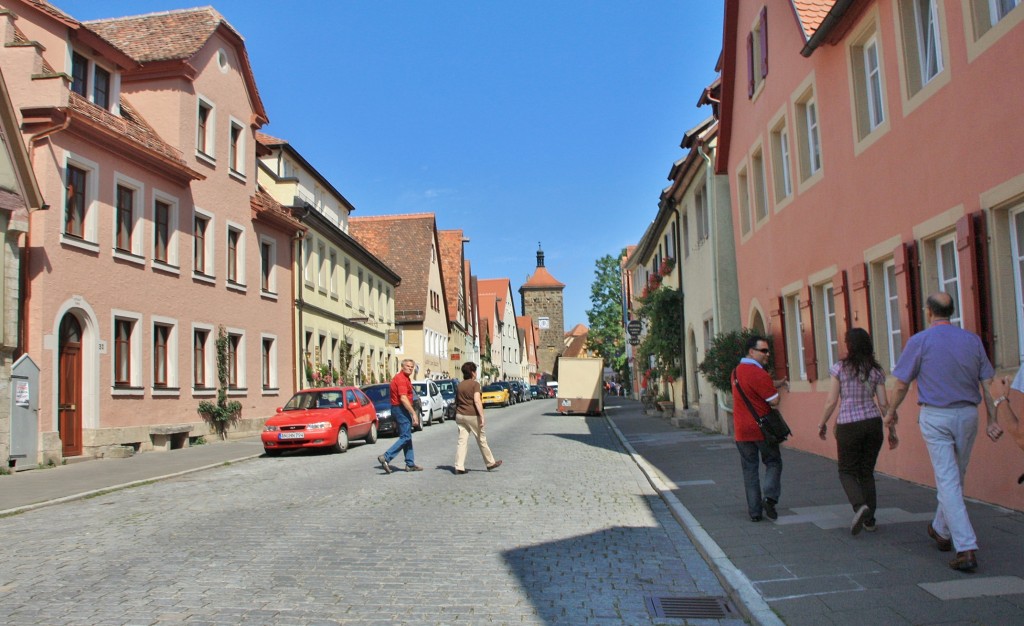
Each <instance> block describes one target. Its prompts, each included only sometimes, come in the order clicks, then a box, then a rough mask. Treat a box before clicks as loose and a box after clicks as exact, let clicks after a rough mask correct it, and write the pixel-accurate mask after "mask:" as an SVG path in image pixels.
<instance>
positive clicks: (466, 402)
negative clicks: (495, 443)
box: [455, 361, 501, 474]
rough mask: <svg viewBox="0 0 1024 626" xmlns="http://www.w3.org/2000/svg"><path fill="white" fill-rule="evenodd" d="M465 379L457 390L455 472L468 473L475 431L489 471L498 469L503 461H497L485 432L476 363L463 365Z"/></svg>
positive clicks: (469, 362) (468, 362) (470, 362)
mask: <svg viewBox="0 0 1024 626" xmlns="http://www.w3.org/2000/svg"><path fill="white" fill-rule="evenodd" d="M462 378H463V381H462V382H461V383H459V386H458V387H457V388H456V390H455V423H456V424H458V425H459V445H458V447H456V449H455V473H456V474H465V473H466V447H467V445H468V443H469V434H470V433H473V436H474V437H476V442H477V444H478V445H479V446H480V454H481V455H483V457H484V463H486V464H487V471H488V472H489V471H491V470H492V469H497V468H498V466H500V465H501V461H500V460H498V461H495V460H494V455H493V454H491V448H490V447H489V446H488V445H487V435H485V434H484V403H483V401H482V400H481V399H480V383H478V382H477V381H476V363H473V362H472V361H467V362H466V363H465V364H464V365H463V366H462Z"/></svg>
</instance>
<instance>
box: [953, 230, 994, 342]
mask: <svg viewBox="0 0 1024 626" xmlns="http://www.w3.org/2000/svg"><path fill="white" fill-rule="evenodd" d="M986 248H987V238H986V237H985V215H984V213H983V212H982V211H978V212H976V213H972V214H970V215H965V216H963V217H961V218H960V219H959V220H957V222H956V250H957V256H958V257H959V261H960V268H961V272H960V273H961V277H960V285H961V289H962V290H963V294H962V295H963V298H962V299H963V307H964V310H963V311H961V312H960V316H961V318H962V320H963V327H964V328H965V329H967V330H971V331H974V332H975V333H977V334H978V335H979V336H980V337H981V341H982V343H983V344H984V345H985V351H986V352H987V353H988V356H989V359H990V360H991V358H992V312H991V309H990V299H989V298H988V297H987V294H988V271H987V270H988V267H987V259H988V254H987V252H988V251H987V250H986Z"/></svg>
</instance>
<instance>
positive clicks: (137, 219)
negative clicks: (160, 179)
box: [110, 171, 146, 265]
mask: <svg viewBox="0 0 1024 626" xmlns="http://www.w3.org/2000/svg"><path fill="white" fill-rule="evenodd" d="M118 187H124V188H126V189H130V190H131V191H132V225H131V234H130V235H129V237H130V238H131V247H130V248H129V250H128V251H127V253H126V252H125V251H122V250H119V249H118V248H117V213H118V207H117V188H118ZM110 206H111V207H113V212H112V215H111V217H112V219H111V224H110V227H111V236H112V238H111V241H110V248H111V250H112V251H113V255H114V258H116V259H121V260H122V261H128V262H129V263H134V264H136V265H144V264H145V258H144V257H143V255H144V254H145V245H146V229H145V228H143V219H142V216H143V214H144V213H145V208H144V207H145V206H146V186H145V184H143V183H142V181H139V180H136V179H134V178H131V177H128V176H125V175H124V174H122V173H120V172H116V171H115V172H114V184H113V187H112V189H111V203H110Z"/></svg>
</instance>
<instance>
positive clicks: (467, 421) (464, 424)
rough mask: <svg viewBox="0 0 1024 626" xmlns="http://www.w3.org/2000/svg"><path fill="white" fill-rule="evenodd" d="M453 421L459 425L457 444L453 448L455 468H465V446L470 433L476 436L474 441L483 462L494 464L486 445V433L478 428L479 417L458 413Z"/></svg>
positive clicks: (488, 447)
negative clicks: (478, 447)
mask: <svg viewBox="0 0 1024 626" xmlns="http://www.w3.org/2000/svg"><path fill="white" fill-rule="evenodd" d="M455 423H456V424H458V425H459V445H458V446H457V447H456V448H455V469H456V470H464V469H466V448H467V447H468V444H469V434H470V433H473V436H474V437H476V443H477V445H479V446H480V454H481V455H483V457H484V463H486V464H487V465H494V455H493V454H491V448H490V446H488V445H487V435H485V434H484V429H483V428H480V418H479V417H477V416H476V415H462V414H461V413H460V414H458V415H456V416H455Z"/></svg>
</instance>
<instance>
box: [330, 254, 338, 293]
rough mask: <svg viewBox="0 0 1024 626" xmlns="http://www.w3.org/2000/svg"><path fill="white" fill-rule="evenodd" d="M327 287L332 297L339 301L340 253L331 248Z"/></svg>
mask: <svg viewBox="0 0 1024 626" xmlns="http://www.w3.org/2000/svg"><path fill="white" fill-rule="evenodd" d="M327 272H328V273H327V286H328V289H330V293H331V297H332V298H334V299H335V300H337V299H338V251H337V250H335V249H334V248H331V250H330V252H328V254H327Z"/></svg>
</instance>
